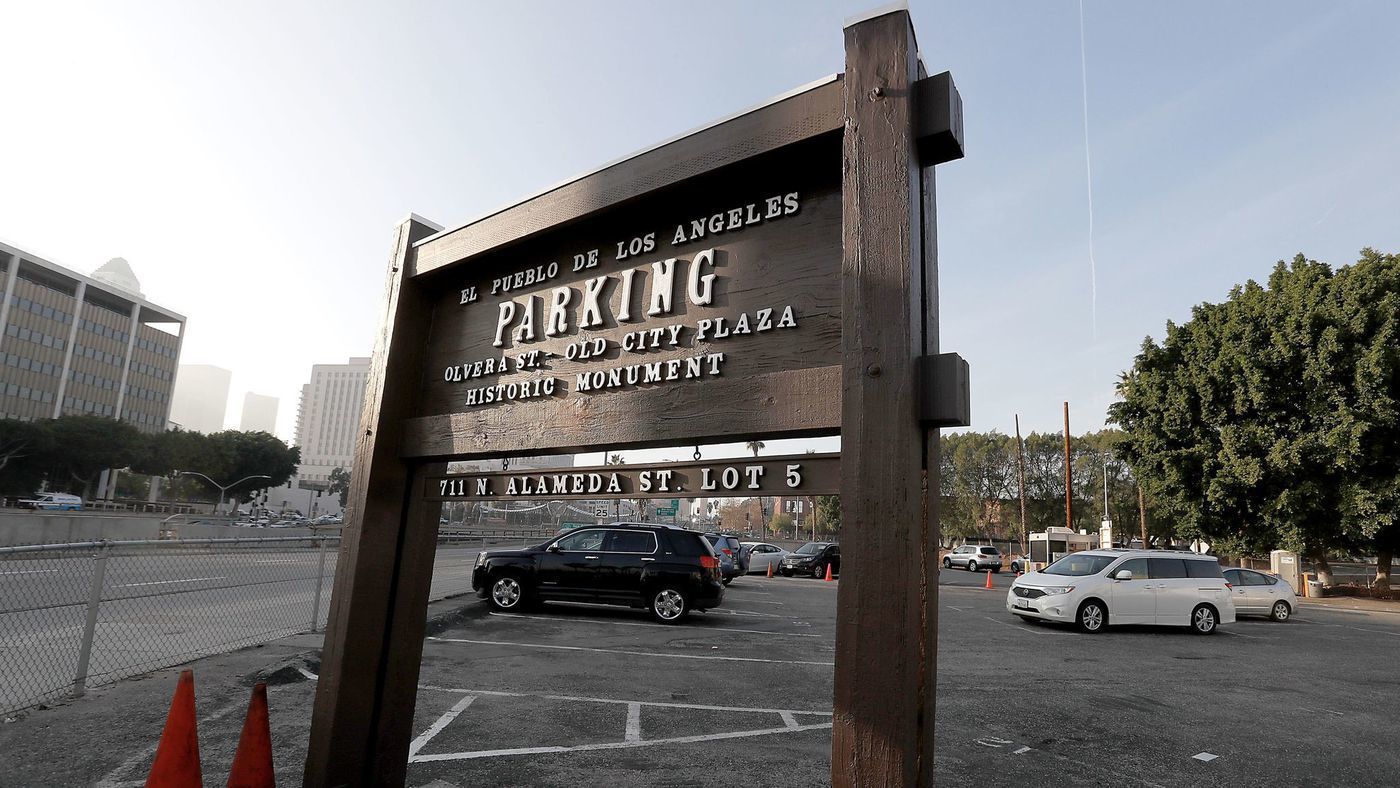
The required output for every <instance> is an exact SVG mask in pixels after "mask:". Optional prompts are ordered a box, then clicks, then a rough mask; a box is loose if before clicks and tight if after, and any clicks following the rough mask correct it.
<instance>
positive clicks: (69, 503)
mask: <svg viewBox="0 0 1400 788" xmlns="http://www.w3.org/2000/svg"><path fill="white" fill-rule="evenodd" d="M19 508H21V509H48V510H57V511H69V510H71V511H78V510H80V509H82V508H83V499H82V498H80V497H78V496H76V495H69V494H68V493H40V494H38V495H36V496H34V497H33V498H21V499H20V502H19Z"/></svg>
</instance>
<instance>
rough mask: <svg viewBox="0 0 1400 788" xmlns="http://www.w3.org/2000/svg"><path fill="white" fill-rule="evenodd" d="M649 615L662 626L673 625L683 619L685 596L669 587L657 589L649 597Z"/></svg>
mask: <svg viewBox="0 0 1400 788" xmlns="http://www.w3.org/2000/svg"><path fill="white" fill-rule="evenodd" d="M650 607H651V615H652V617H653V618H655V619H656V620H657V621H660V622H661V623H663V624H674V623H676V622H678V621H680V620H681V619H682V618H684V617H685V614H686V604H685V594H682V593H681V592H680V591H677V590H676V589H674V588H671V587H670V586H666V587H663V588H659V589H657V590H656V592H655V593H653V594H652V595H651V605H650Z"/></svg>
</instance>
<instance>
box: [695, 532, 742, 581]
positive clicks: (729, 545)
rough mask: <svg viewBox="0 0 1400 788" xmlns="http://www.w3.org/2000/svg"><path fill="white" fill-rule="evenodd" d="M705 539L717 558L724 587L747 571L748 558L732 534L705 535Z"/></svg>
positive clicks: (737, 538)
mask: <svg viewBox="0 0 1400 788" xmlns="http://www.w3.org/2000/svg"><path fill="white" fill-rule="evenodd" d="M705 538H706V539H708V540H709V542H710V546H711V547H713V548H714V549H715V555H717V556H719V569H720V574H721V575H723V576H724V584H725V585H729V581H731V580H733V579H734V578H736V577H738V576H739V575H742V574H744V573H745V572H748V571H749V560H748V556H746V555H744V548H743V545H742V544H740V542H739V537H737V536H734V535H732V534H705Z"/></svg>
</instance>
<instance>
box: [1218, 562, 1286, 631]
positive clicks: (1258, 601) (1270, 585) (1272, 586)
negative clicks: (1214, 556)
mask: <svg viewBox="0 0 1400 788" xmlns="http://www.w3.org/2000/svg"><path fill="white" fill-rule="evenodd" d="M1222 574H1224V575H1225V579H1226V580H1227V581H1229V583H1230V585H1231V586H1233V588H1232V589H1231V590H1230V595H1231V597H1232V598H1233V599H1234V600H1235V613H1237V614H1238V615H1241V616H1268V617H1269V618H1271V619H1273V620H1275V621H1287V620H1288V617H1289V616H1291V615H1293V611H1294V610H1295V609H1297V607H1298V597H1297V595H1296V594H1294V593H1293V587H1292V586H1290V585H1288V584H1287V583H1285V582H1283V580H1281V579H1279V577H1278V576H1277V575H1271V574H1268V573H1266V572H1256V571H1254V570H1253V569H1226V570H1224V572H1222Z"/></svg>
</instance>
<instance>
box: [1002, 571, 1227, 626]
mask: <svg viewBox="0 0 1400 788" xmlns="http://www.w3.org/2000/svg"><path fill="white" fill-rule="evenodd" d="M1006 609H1007V610H1008V611H1009V612H1011V613H1014V614H1016V615H1018V616H1020V617H1021V618H1023V619H1026V620H1041V621H1059V622H1063V623H1074V624H1077V625H1078V626H1079V628H1080V629H1081V630H1083V631H1085V632H1102V631H1103V629H1104V627H1106V626H1108V625H1110V624H1161V625H1166V626H1189V627H1191V629H1192V630H1193V631H1195V632H1196V633H1198V634H1201V635H1209V634H1211V633H1213V632H1215V628H1216V626H1218V625H1220V624H1232V623H1234V621H1235V603H1234V601H1233V600H1232V599H1231V597H1230V584H1229V583H1228V582H1226V580H1225V576H1224V575H1223V574H1222V573H1221V570H1220V562H1219V561H1217V560H1216V559H1215V558H1214V557H1213V556H1208V555H1197V554H1196V553H1190V552H1185V551H1178V550H1085V551H1083V552H1079V553H1072V554H1070V555H1067V556H1065V557H1064V558H1061V559H1060V560H1058V561H1056V562H1055V563H1053V564H1051V565H1050V566H1047V567H1046V568H1045V569H1042V570H1041V571H1039V572H1031V573H1030V574H1026V575H1022V576H1020V577H1018V578H1016V581H1015V582H1014V583H1012V585H1011V590H1010V591H1008V592H1007V594H1006Z"/></svg>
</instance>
